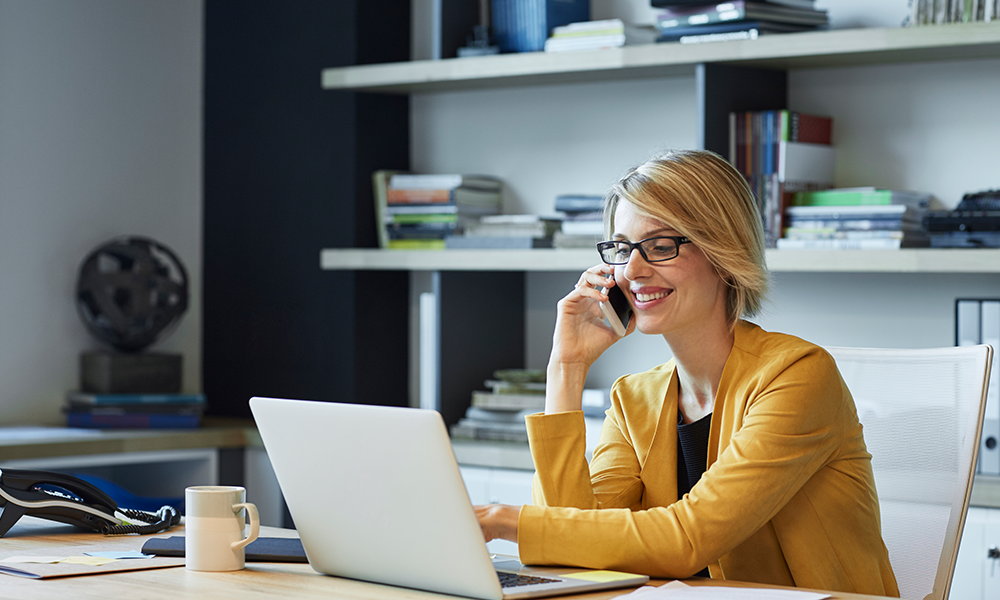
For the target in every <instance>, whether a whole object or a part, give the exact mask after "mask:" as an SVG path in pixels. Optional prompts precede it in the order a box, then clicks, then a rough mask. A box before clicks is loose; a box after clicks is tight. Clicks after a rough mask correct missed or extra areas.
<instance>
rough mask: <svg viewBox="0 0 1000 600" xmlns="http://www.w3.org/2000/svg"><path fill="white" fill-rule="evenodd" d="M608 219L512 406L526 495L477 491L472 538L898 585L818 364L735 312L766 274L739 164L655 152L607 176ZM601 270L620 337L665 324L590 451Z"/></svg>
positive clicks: (857, 586) (633, 564)
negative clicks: (628, 310)
mask: <svg viewBox="0 0 1000 600" xmlns="http://www.w3.org/2000/svg"><path fill="white" fill-rule="evenodd" d="M605 230H606V231H607V232H608V238H609V240H610V241H609V242H604V243H602V244H600V245H599V248H600V251H601V257H602V259H603V260H604V261H605V264H601V265H598V266H595V267H593V268H591V269H588V270H587V271H586V272H584V273H583V275H582V276H581V277H580V280H579V282H578V283H577V285H576V288H575V289H574V290H573V291H572V292H571V293H570V294H569V295H568V296H566V297H565V298H563V299H562V300H561V301H560V302H559V305H558V315H557V318H556V327H555V333H554V335H553V345H552V353H551V355H550V357H549V364H548V369H547V384H546V398H545V413H544V414H539V415H532V416H530V417H528V419H527V421H528V432H529V440H530V444H531V452H532V457H533V459H534V462H535V467H536V470H537V472H536V475H535V481H534V489H533V496H534V505H530V506H524V507H512V506H502V505H491V506H482V507H477V513H478V515H479V518H480V524H481V525H482V527H483V533H484V535H485V536H486V538H487V539H495V538H503V539H508V540H511V541H516V542H518V545H519V551H520V554H521V561H522V562H524V563H527V564H561V565H572V566H579V567H588V568H598V569H617V570H621V571H632V572H640V573H645V574H648V575H651V576H653V577H663V578H678V577H688V576H691V575H695V574H703V575H705V574H710V575H711V576H712V577H714V578H725V579H735V580H741V581H750V582H758V583H770V584H780V585H793V586H800V587H808V588H817V589H824V590H835V591H846V592H854V593H864V594H876V595H895V596H898V595H899V592H898V589H897V586H896V581H895V577H894V575H893V573H892V568H891V566H890V565H889V559H888V554H887V551H886V548H885V545H884V543H883V542H882V537H881V527H880V517H879V506H878V498H877V495H876V492H875V483H874V479H873V476H872V470H871V455H870V454H868V452H867V450H866V449H865V444H864V440H863V438H862V435H861V425H860V424H859V422H858V418H857V414H856V411H855V407H854V401H853V400H852V398H851V395H850V392H849V391H848V390H847V388H846V386H845V385H844V383H843V381H842V380H841V378H840V375H839V373H838V371H837V367H836V365H835V363H834V361H833V360H832V359H831V358H830V356H829V355H828V354H827V353H826V352H825V351H823V350H822V349H821V348H820V347H818V346H815V345H813V344H810V343H808V342H805V341H803V340H800V339H798V338H795V337H791V336H786V335H782V334H777V333H769V332H766V331H763V330H762V329H761V328H760V327H758V326H756V325H754V324H751V323H749V322H747V321H744V320H742V317H744V316H748V317H749V316H753V315H754V314H756V313H757V312H758V311H759V310H760V308H761V304H762V302H763V298H764V293H765V292H766V289H767V283H768V275H767V270H766V266H765V262H764V244H763V232H762V229H761V224H760V217H759V214H758V212H757V209H756V204H755V202H754V199H753V195H752V193H751V192H750V190H749V188H748V187H747V185H746V183H745V181H744V180H743V178H742V177H741V175H740V174H739V173H738V172H736V171H735V170H734V169H733V168H732V167H731V166H730V165H729V164H728V163H727V162H726V161H725V160H723V159H722V158H720V157H719V156H717V155H715V154H712V153H710V152H705V151H681V152H672V153H669V154H666V155H663V156H659V157H656V158H653V159H651V160H649V161H647V162H646V163H644V164H642V165H640V166H639V167H637V168H635V169H633V170H631V171H629V172H628V173H627V174H626V175H625V176H624V177H623V178H622V179H621V180H620V181H619V182H618V183H617V184H616V185H615V186H613V187H612V189H611V190H610V192H609V193H608V196H607V202H606V205H605ZM607 263H611V264H607ZM614 286H617V287H618V288H620V289H621V291H622V292H623V293H624V294H625V297H626V298H627V299H628V301H629V304H630V305H631V306H632V308H633V311H634V314H633V317H632V321H631V323H629V325H628V330H627V334H630V333H632V332H633V331H634V330H636V329H638V330H639V331H641V332H642V333H645V334H657V335H662V336H663V338H664V340H666V342H667V345H668V346H669V347H670V348H669V349H670V353H671V354H672V356H673V358H672V359H671V360H670V361H668V362H666V363H664V364H662V365H660V366H658V367H656V368H654V369H652V370H650V371H647V372H645V373H639V374H635V375H626V376H623V377H621V378H619V379H618V380H617V381H616V382H615V384H614V386H613V387H612V389H611V400H612V402H611V404H612V406H611V408H610V409H609V410H608V412H607V417H606V419H605V422H604V428H603V430H602V433H601V439H600V442H599V444H598V446H597V448H596V449H595V451H594V456H593V459H592V461H591V462H590V464H589V465H588V464H587V462H586V459H585V456H584V451H585V436H584V420H583V413H582V412H581V410H580V409H581V395H582V390H583V387H584V383H585V381H586V378H587V372H588V370H589V368H590V365H591V364H593V362H594V361H595V360H596V359H597V358H598V357H599V356H600V355H601V354H602V353H603V352H604V351H605V350H606V349H607V348H608V347H610V346H611V345H612V344H613V343H615V342H616V341H617V340H618V339H619V338H618V336H617V334H615V333H614V332H613V331H612V329H611V328H609V327H608V326H607V325H605V323H604V320H603V316H602V313H601V310H600V307H599V303H601V302H606V301H607V291H606V290H607V289H608V288H610V287H614ZM706 467H707V468H706ZM706 567H707V573H706V571H705V569H706Z"/></svg>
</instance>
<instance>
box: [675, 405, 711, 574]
mask: <svg viewBox="0 0 1000 600" xmlns="http://www.w3.org/2000/svg"><path fill="white" fill-rule="evenodd" d="M711 427H712V413H708V414H707V415H705V416H704V417H702V418H700V419H698V420H697V421H694V422H692V423H685V422H684V415H682V414H681V413H680V411H677V497H678V498H683V497H684V494H686V493H688V492H690V491H691V488H693V487H694V484H696V483H698V480H699V479H701V475H702V473H704V472H705V465H706V464H707V463H708V434H709V431H710V430H711ZM695 575H697V576H698V577H709V574H708V567H705V568H704V569H702V570H701V571H700V572H698V573H695Z"/></svg>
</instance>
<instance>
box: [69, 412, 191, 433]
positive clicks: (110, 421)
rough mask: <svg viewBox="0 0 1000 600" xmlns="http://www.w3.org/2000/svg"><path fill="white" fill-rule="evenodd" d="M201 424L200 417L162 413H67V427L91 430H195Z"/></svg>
mask: <svg viewBox="0 0 1000 600" xmlns="http://www.w3.org/2000/svg"><path fill="white" fill-rule="evenodd" d="M200 422H201V417H200V415H176V414H160V413H125V414H100V413H91V412H77V411H71V412H68V413H66V425H67V426H69V427H84V428H90V429H193V428H195V427H198V424H199V423H200Z"/></svg>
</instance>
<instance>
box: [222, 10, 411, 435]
mask: <svg viewBox="0 0 1000 600" xmlns="http://www.w3.org/2000/svg"><path fill="white" fill-rule="evenodd" d="M372 4H378V5H379V7H380V11H379V18H377V19H376V18H372V15H369V14H367V13H370V12H371V10H372V7H371V6H370V5H372ZM205 10H206V14H205V90H204V93H205V119H204V122H205V131H204V156H205V159H204V160H205V162H204V199H205V200H204V201H205V205H204V247H203V255H204V265H203V274H204V282H203V287H202V289H203V307H204V308H203V332H204V333H203V349H202V357H203V359H202V360H203V364H202V370H203V386H204V389H205V392H206V394H207V396H208V401H209V413H210V414H216V415H227V416H249V409H248V408H247V400H248V399H249V398H250V397H251V396H253V395H273V396H284V397H296V398H311V399H322V400H338V401H349V402H365V403H378V404H397V405H402V404H405V403H406V401H407V384H406V375H407V352H408V346H409V344H408V341H407V333H408V326H407V317H408V309H407V301H408V277H407V275H406V274H405V273H396V272H389V273H385V272H383V273H378V274H373V273H352V272H342V271H321V270H320V268H319V253H320V250H321V249H322V248H328V247H366V246H374V245H375V225H374V217H373V209H372V200H371V172H372V170H374V169H376V168H404V169H405V168H407V167H408V146H409V137H408V133H409V110H408V99H407V98H406V97H405V96H360V95H358V94H354V93H348V92H329V91H324V90H322V89H321V88H320V71H321V70H322V69H323V68H325V67H333V66H344V65H350V64H359V63H361V62H384V61H392V60H406V59H408V52H409V2H408V0H402V1H400V0H395V1H393V2H382V3H365V2H363V0H338V1H319V0H312V1H309V0H296V1H295V2H246V1H245V0H207V2H206V8H205Z"/></svg>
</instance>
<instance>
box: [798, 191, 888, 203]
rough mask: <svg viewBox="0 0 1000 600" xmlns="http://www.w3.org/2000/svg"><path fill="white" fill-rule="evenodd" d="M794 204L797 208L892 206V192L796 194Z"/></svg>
mask: <svg viewBox="0 0 1000 600" xmlns="http://www.w3.org/2000/svg"><path fill="white" fill-rule="evenodd" d="M795 204H797V205H799V206H879V205H886V204H892V192H891V191H889V190H874V191H868V192H832V191H819V192H798V193H796V194H795Z"/></svg>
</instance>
